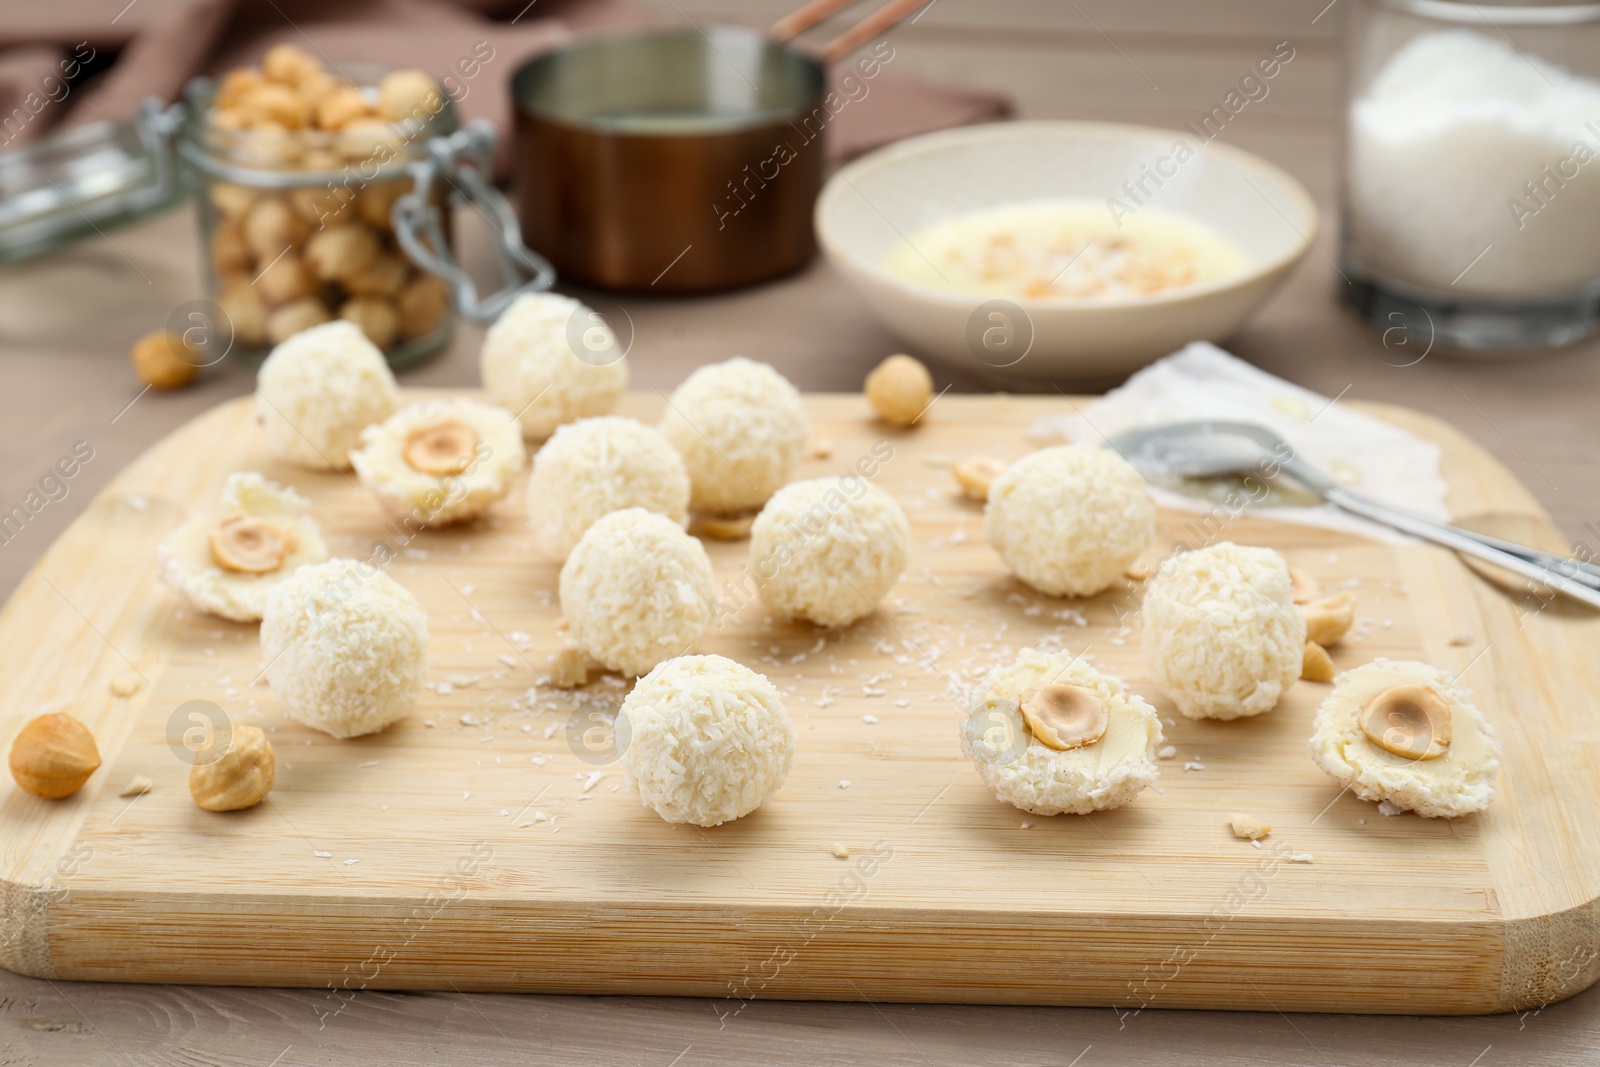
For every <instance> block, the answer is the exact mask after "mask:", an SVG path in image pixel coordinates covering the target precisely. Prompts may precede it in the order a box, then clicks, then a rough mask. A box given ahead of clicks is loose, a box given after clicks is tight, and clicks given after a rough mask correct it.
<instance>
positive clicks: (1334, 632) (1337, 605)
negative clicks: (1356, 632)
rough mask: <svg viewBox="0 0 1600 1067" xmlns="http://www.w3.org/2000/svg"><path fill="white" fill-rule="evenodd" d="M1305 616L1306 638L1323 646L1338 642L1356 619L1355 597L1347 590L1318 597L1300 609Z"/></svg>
mask: <svg viewBox="0 0 1600 1067" xmlns="http://www.w3.org/2000/svg"><path fill="white" fill-rule="evenodd" d="M1302 610H1303V611H1304V612H1305V616H1306V640H1308V641H1315V642H1316V643H1317V644H1319V645H1321V646H1322V647H1323V648H1328V647H1329V646H1331V645H1336V644H1338V643H1339V642H1340V641H1341V640H1343V638H1344V635H1345V634H1347V633H1349V632H1350V627H1351V625H1352V624H1353V623H1354V622H1355V621H1356V598H1355V597H1354V596H1353V595H1351V593H1350V592H1349V591H1348V590H1342V591H1340V592H1337V593H1331V594H1329V595H1328V596H1324V597H1318V598H1316V599H1315V600H1313V601H1311V602H1310V603H1308V604H1306V605H1305V607H1304V608H1303V609H1302Z"/></svg>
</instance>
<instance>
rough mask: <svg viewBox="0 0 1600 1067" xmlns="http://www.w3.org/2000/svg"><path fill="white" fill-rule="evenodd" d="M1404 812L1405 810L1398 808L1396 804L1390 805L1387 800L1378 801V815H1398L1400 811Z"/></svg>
mask: <svg viewBox="0 0 1600 1067" xmlns="http://www.w3.org/2000/svg"><path fill="white" fill-rule="evenodd" d="M1405 810H1406V809H1405V808H1402V807H1400V806H1399V805H1398V804H1394V803H1391V802H1389V801H1387V800H1380V801H1378V814H1379V815H1399V814H1400V813H1401V812H1402V811H1405Z"/></svg>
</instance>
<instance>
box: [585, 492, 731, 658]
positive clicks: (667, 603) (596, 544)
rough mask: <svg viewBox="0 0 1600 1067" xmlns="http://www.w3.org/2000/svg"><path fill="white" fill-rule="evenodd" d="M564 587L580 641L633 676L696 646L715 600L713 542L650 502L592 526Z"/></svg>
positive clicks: (709, 621) (600, 656)
mask: <svg viewBox="0 0 1600 1067" xmlns="http://www.w3.org/2000/svg"><path fill="white" fill-rule="evenodd" d="M560 593H561V611H562V613H563V614H564V615H566V617H567V624H568V626H569V627H570V628H571V631H572V638H573V641H574V642H575V643H576V644H577V646H578V647H579V648H580V649H582V650H583V651H584V652H587V653H588V654H589V655H590V656H593V657H594V658H595V659H596V660H598V661H599V662H600V663H601V664H602V665H604V666H605V667H607V668H608V669H610V670H614V671H619V672H621V673H623V674H632V675H638V674H644V673H646V672H647V671H649V670H650V668H652V667H654V666H655V665H656V664H658V663H660V662H661V661H662V660H667V659H671V658H672V657H674V656H681V655H683V654H684V653H685V652H687V651H689V649H690V648H691V647H693V645H694V643H695V642H696V641H698V640H699V639H700V637H701V635H703V634H704V633H705V632H706V629H707V628H708V627H709V626H710V625H711V615H712V611H713V609H714V607H715V593H714V591H713V589H712V585H711V557H709V556H707V555H706V550H705V546H704V545H702V544H701V543H700V542H699V541H697V540H695V539H694V538H693V537H690V536H689V535H688V534H686V533H684V532H683V527H681V526H679V525H678V524H677V523H676V522H674V521H673V520H672V519H669V518H667V517H666V516H664V515H657V514H655V513H654V512H651V511H646V510H644V509H643V508H624V509H623V510H621V511H613V512H612V513H611V514H609V515H606V516H603V517H601V518H600V519H598V520H596V521H595V523H594V524H593V525H592V526H590V527H589V529H588V530H587V531H586V532H585V533H584V535H583V537H582V538H580V539H579V540H578V544H577V547H575V548H574V549H573V550H572V554H571V555H569V556H568V557H567V561H566V563H564V564H562V567H561V581H560Z"/></svg>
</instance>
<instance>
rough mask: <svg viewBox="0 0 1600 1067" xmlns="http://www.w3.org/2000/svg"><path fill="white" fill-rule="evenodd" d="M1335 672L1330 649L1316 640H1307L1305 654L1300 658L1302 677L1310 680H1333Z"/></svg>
mask: <svg viewBox="0 0 1600 1067" xmlns="http://www.w3.org/2000/svg"><path fill="white" fill-rule="evenodd" d="M1335 673H1336V672H1335V670H1334V667H1333V658H1332V657H1330V656H1329V655H1328V650H1327V649H1325V648H1323V647H1322V646H1321V645H1319V644H1317V643H1316V642H1315V641H1307V642H1306V652H1305V656H1304V657H1303V658H1302V659H1301V660H1300V677H1302V678H1304V679H1305V680H1306V681H1308V682H1331V681H1333V676H1334V674H1335Z"/></svg>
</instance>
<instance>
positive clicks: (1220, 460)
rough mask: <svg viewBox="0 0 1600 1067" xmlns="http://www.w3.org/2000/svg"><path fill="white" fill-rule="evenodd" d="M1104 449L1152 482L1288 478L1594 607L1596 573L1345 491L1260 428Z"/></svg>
mask: <svg viewBox="0 0 1600 1067" xmlns="http://www.w3.org/2000/svg"><path fill="white" fill-rule="evenodd" d="M1107 444H1108V445H1109V447H1111V448H1113V449H1115V450H1116V451H1117V452H1119V453H1120V454H1121V455H1122V456H1123V458H1125V459H1127V460H1128V462H1130V463H1132V464H1133V465H1134V466H1135V467H1136V468H1138V469H1139V470H1140V472H1141V473H1143V474H1144V475H1145V477H1147V478H1151V479H1152V480H1158V479H1159V478H1160V477H1161V476H1162V475H1167V476H1172V475H1178V476H1180V477H1187V478H1216V477H1221V476H1223V475H1227V474H1255V475H1256V476H1258V477H1260V478H1262V479H1263V480H1270V479H1272V478H1275V477H1277V476H1278V475H1279V474H1287V475H1288V476H1289V477H1290V478H1292V479H1293V480H1294V481H1296V482H1298V483H1299V484H1300V485H1302V486H1303V487H1304V488H1305V489H1306V490H1307V491H1309V492H1310V493H1312V494H1313V495H1314V496H1316V497H1317V498H1318V499H1319V500H1323V501H1326V502H1327V503H1329V504H1333V505H1335V506H1336V507H1339V508H1343V509H1344V510H1345V511H1348V512H1351V513H1352V514H1355V515H1360V516H1362V517H1363V518H1366V519H1371V520H1372V521H1374V522H1380V523H1383V524H1384V525H1385V526H1390V527H1393V528H1394V529H1396V530H1403V531H1404V532H1406V533H1409V534H1412V535H1413V536H1416V537H1420V538H1423V539H1424V540H1428V541H1433V542H1435V543H1436V544H1441V545H1444V546H1446V547H1448V548H1453V549H1455V550H1456V551H1457V552H1461V553H1463V554H1465V555H1469V556H1473V557H1476V558H1477V559H1481V560H1483V561H1484V562H1486V563H1492V564H1495V565H1496V566H1499V567H1504V568H1505V569H1506V570H1508V571H1512V572H1514V573H1516V574H1519V575H1521V576H1522V577H1524V578H1529V579H1531V580H1533V581H1535V582H1538V583H1540V584H1542V585H1546V586H1549V587H1550V588H1551V589H1554V590H1556V591H1558V592H1561V593H1564V594H1566V595H1567V596H1569V597H1572V598H1573V599H1574V600H1579V601H1582V602H1583V603H1585V604H1588V605H1589V606H1590V607H1595V608H1600V567H1596V566H1594V565H1593V564H1589V563H1585V562H1583V561H1581V560H1577V559H1572V558H1570V557H1568V556H1560V555H1556V554H1555V553H1552V552H1544V551H1541V550H1540V549H1537V548H1531V547H1529V546H1527V545H1519V544H1517V543H1515V542H1513V541H1506V540H1502V539H1501V538H1498V537H1491V536H1489V535H1488V534H1480V533H1477V532H1475V531H1472V530H1465V529H1462V528H1461V527H1459V526H1452V525H1450V524H1448V523H1442V522H1436V521H1435V520H1433V519H1429V518H1425V517H1424V516H1421V515H1417V514H1415V513H1413V512H1409V511H1405V510H1403V509H1401V508H1396V507H1391V506H1390V505H1388V504H1380V503H1378V502H1377V501H1375V500H1370V499H1368V498H1367V497H1364V496H1360V495H1359V494H1356V493H1352V492H1350V490H1348V489H1345V488H1344V487H1343V486H1341V485H1339V484H1338V483H1337V482H1335V481H1334V480H1333V478H1332V477H1330V476H1329V475H1328V474H1327V473H1326V472H1324V471H1322V470H1320V469H1318V468H1317V467H1314V466H1312V465H1311V464H1310V463H1307V462H1306V461H1305V460H1303V459H1301V458H1300V457H1299V456H1297V455H1296V454H1295V451H1294V448H1293V447H1292V446H1290V445H1289V443H1288V442H1287V441H1284V440H1283V439H1282V438H1281V437H1279V436H1278V435H1277V434H1275V433H1273V432H1272V431H1271V430H1268V429H1266V428H1265V427H1263V426H1257V425H1255V424H1253V423H1248V422H1228V421H1222V420H1210V419H1206V420H1199V421H1195V422H1175V423H1168V424H1166V425H1164V426H1152V427H1143V428H1139V429H1133V430H1125V431H1123V432H1122V433H1119V434H1116V435H1115V436H1113V437H1112V438H1111V439H1110V440H1109V441H1108V442H1107Z"/></svg>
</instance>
